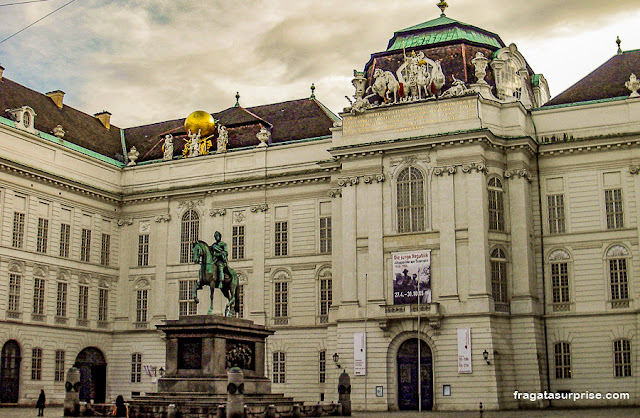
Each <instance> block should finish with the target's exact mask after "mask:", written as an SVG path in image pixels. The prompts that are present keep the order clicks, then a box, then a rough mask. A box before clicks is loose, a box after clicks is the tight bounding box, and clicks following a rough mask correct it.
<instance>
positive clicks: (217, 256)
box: [210, 231, 229, 289]
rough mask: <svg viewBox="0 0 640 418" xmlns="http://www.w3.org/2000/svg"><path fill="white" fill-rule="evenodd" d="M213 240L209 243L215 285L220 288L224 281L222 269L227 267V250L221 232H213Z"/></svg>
mask: <svg viewBox="0 0 640 418" xmlns="http://www.w3.org/2000/svg"><path fill="white" fill-rule="evenodd" d="M213 239H214V240H215V241H214V243H213V244H211V247H210V249H211V255H212V256H213V259H214V265H215V266H216V278H215V280H216V287H217V288H218V289H222V283H223V282H224V269H225V268H227V267H228V264H227V258H228V257H229V250H228V247H227V244H226V243H225V242H223V241H221V240H222V234H221V233H220V232H218V231H216V232H215V233H214V234H213Z"/></svg>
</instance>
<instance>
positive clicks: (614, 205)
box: [604, 189, 624, 229]
mask: <svg viewBox="0 0 640 418" xmlns="http://www.w3.org/2000/svg"><path fill="white" fill-rule="evenodd" d="M604 204H605V210H606V214H607V229H618V228H623V227H624V211H623V209H622V189H609V190H605V191H604Z"/></svg>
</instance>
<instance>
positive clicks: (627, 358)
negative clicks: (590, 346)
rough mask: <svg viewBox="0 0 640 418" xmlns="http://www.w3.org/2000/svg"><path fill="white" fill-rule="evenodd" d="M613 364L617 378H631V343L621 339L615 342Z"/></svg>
mask: <svg viewBox="0 0 640 418" xmlns="http://www.w3.org/2000/svg"><path fill="white" fill-rule="evenodd" d="M613 363H614V369H615V376H616V377H630V376H631V341H629V340H625V339H621V340H616V341H614V342H613Z"/></svg>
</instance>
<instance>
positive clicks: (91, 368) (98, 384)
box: [75, 347, 107, 403]
mask: <svg viewBox="0 0 640 418" xmlns="http://www.w3.org/2000/svg"><path fill="white" fill-rule="evenodd" d="M75 366H76V367H77V368H78V369H80V400H81V401H85V402H89V401H91V400H92V399H93V401H94V402H95V403H104V401H105V397H106V392H107V362H106V361H105V359H104V355H103V354H102V351H100V350H98V349H97V348H95V347H87V348H85V349H84V350H82V351H81V352H80V353H79V354H78V357H76V363H75Z"/></svg>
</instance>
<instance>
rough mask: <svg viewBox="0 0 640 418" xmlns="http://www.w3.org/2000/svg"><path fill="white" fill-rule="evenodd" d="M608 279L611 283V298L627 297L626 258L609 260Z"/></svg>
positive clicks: (623, 298) (625, 298)
mask: <svg viewBox="0 0 640 418" xmlns="http://www.w3.org/2000/svg"><path fill="white" fill-rule="evenodd" d="M609 280H610V283H611V300H627V299H629V285H628V281H627V280H628V278H627V259H626V258H616V259H611V260H609Z"/></svg>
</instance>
